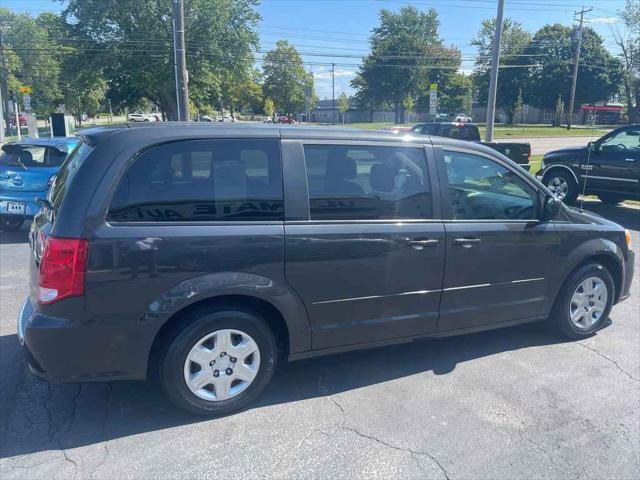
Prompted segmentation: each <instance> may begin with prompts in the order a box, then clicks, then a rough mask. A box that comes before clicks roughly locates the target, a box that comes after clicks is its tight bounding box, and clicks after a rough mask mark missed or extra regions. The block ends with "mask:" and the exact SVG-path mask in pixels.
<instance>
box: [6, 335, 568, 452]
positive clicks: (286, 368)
mask: <svg viewBox="0 0 640 480" xmlns="http://www.w3.org/2000/svg"><path fill="white" fill-rule="evenodd" d="M562 342H563V340H561V339H560V338H558V337H557V336H555V335H553V334H551V333H550V332H549V331H548V330H547V329H546V328H545V327H544V325H541V324H538V323H536V324H527V325H522V326H517V327H510V328H506V329H501V330H494V331H488V332H482V333H475V334H469V335H464V336H458V337H449V338H442V339H437V340H436V339H432V340H425V341H419V342H413V343H408V344H403V345H396V346H391V347H384V348H378V349H371V350H361V351H355V352H349V353H343V354H338V355H333V356H328V357H320V358H316V359H308V360H302V361H298V362H293V363H285V362H283V363H281V364H280V365H279V368H278V370H277V372H276V374H275V377H274V378H273V381H272V382H271V384H270V385H269V387H267V389H266V391H265V392H264V393H263V394H262V397H261V398H260V399H259V401H258V402H257V403H256V404H254V405H252V406H251V407H249V409H248V410H249V412H247V414H251V413H252V412H251V411H255V410H258V409H263V408H268V407H269V406H272V405H278V404H286V403H290V402H297V401H300V400H305V399H312V398H321V397H326V396H329V395H335V394H339V393H341V392H347V391H351V390H355V389H359V388H362V387H367V386H371V385H376V384H380V383H384V382H388V381H393V380H395V379H400V378H404V377H407V376H411V375H416V374H428V373H429V372H431V373H432V374H434V375H447V374H449V373H450V372H452V371H454V370H455V368H456V366H458V365H460V364H462V363H464V362H468V361H471V360H475V359H478V358H482V357H488V356H492V355H497V354H501V353H503V352H508V351H514V350H519V349H523V348H531V347H539V346H544V345H550V344H556V343H562ZM0 351H1V352H2V356H1V357H0V358H1V359H2V365H0V373H2V378H0V394H1V395H2V404H1V405H0V406H1V408H2V416H1V417H0V422H1V423H0V437H2V438H4V441H3V442H2V445H0V458H7V457H13V456H17V455H26V454H31V453H35V452H40V451H44V450H51V449H53V450H56V449H69V448H76V447H81V446H86V445H92V444H95V443H100V442H104V441H107V440H111V439H115V438H120V437H127V436H131V435H137V434H141V433H145V432H151V431H158V430H163V429H168V428H172V427H176V426H183V425H188V424H192V423H197V422H205V421H211V422H214V423H215V422H216V420H210V419H206V418H201V417H195V416H193V415H189V414H187V413H184V412H182V411H180V410H178V409H177V408H176V407H174V406H173V405H171V404H170V403H169V402H168V401H167V400H166V399H165V397H164V395H163V394H162V391H161V390H160V388H159V386H158V384H157V382H155V381H148V382H142V381H140V382H133V381H127V382H111V383H83V384H58V385H49V384H48V383H47V382H44V381H42V380H39V379H37V378H35V377H33V376H32V375H30V374H29V373H28V372H27V371H26V365H25V363H24V361H23V360H21V358H22V357H21V354H20V351H19V347H18V344H17V338H16V335H8V336H3V337H0ZM424 381H426V382H428V381H429V375H425V380H424ZM236 415H243V413H239V414H236Z"/></svg>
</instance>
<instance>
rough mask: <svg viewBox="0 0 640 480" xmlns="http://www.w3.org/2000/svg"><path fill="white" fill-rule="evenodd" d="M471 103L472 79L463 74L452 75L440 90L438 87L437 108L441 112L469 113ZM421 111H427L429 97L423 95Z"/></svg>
mask: <svg viewBox="0 0 640 480" xmlns="http://www.w3.org/2000/svg"><path fill="white" fill-rule="evenodd" d="M472 103H473V79H472V77H470V76H469V75H465V74H464V73H459V72H456V73H454V74H453V75H452V76H451V78H450V80H449V81H448V82H447V83H446V84H445V85H444V86H443V89H440V86H438V107H439V110H440V111H442V112H447V113H453V114H455V113H457V112H465V113H467V114H470V113H471V104H472ZM422 109H423V110H424V111H428V110H429V96H428V95H425V96H424V97H423V101H422Z"/></svg>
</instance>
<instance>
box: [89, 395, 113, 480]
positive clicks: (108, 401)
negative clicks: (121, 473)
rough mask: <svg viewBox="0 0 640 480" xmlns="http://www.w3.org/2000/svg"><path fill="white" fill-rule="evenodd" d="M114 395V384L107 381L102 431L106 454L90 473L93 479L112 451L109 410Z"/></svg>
mask: <svg viewBox="0 0 640 480" xmlns="http://www.w3.org/2000/svg"><path fill="white" fill-rule="evenodd" d="M112 397H113V384H112V383H111V382H109V383H107V399H106V401H105V407H104V417H103V419H102V433H103V435H104V441H103V442H102V447H103V448H104V456H103V457H102V460H101V461H100V463H98V464H97V465H96V466H95V467H94V468H93V470H92V471H91V474H90V475H89V478H90V479H93V475H94V474H95V473H96V471H97V470H98V469H99V468H100V467H101V466H102V465H104V464H105V462H106V461H107V458H109V455H110V452H109V440H110V438H109V432H108V431H107V424H108V421H109V412H110V410H111V399H112Z"/></svg>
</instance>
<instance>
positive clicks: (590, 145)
mask: <svg viewBox="0 0 640 480" xmlns="http://www.w3.org/2000/svg"><path fill="white" fill-rule="evenodd" d="M587 148H588V149H589V150H591V151H592V152H597V151H598V150H600V147H599V146H598V144H597V143H596V142H589V143H587Z"/></svg>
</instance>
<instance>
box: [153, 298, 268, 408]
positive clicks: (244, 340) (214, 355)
mask: <svg viewBox="0 0 640 480" xmlns="http://www.w3.org/2000/svg"><path fill="white" fill-rule="evenodd" d="M185 321H186V324H187V326H186V327H184V329H181V330H179V331H178V332H177V333H176V334H175V336H174V337H173V338H172V339H171V340H170V341H169V342H167V345H166V347H165V349H164V352H163V354H162V355H161V357H160V381H161V384H162V388H163V389H164V391H165V393H166V395H167V396H168V397H169V399H170V400H171V401H172V402H173V403H175V404H176V405H177V406H179V407H180V408H182V409H184V410H187V411H188V412H191V413H194V414H196V415H204V416H212V417H213V416H221V415H227V414H230V413H233V412H236V411H238V410H241V409H243V408H244V407H246V406H247V405H248V404H250V403H251V402H252V401H253V400H255V399H256V398H257V397H258V396H259V395H260V393H261V392H262V390H264V388H265V387H266V386H267V384H268V383H269V381H270V380H271V377H272V376H273V373H274V371H275V367H276V361H277V344H276V340H275V337H274V335H273V333H272V331H271V329H270V328H269V326H268V324H267V322H266V321H265V320H264V319H263V318H262V317H261V316H260V315H259V314H257V313H255V312H253V311H251V310H245V309H240V308H238V309H236V308H224V307H223V308H219V309H216V310H215V311H213V312H211V311H209V312H206V313H203V312H199V313H196V314H195V315H192V316H190V318H188V319H185Z"/></svg>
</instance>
